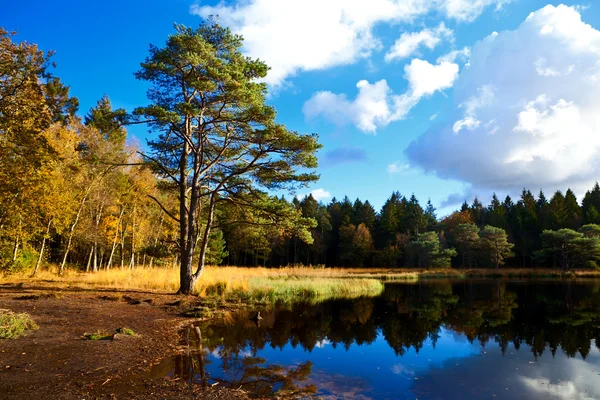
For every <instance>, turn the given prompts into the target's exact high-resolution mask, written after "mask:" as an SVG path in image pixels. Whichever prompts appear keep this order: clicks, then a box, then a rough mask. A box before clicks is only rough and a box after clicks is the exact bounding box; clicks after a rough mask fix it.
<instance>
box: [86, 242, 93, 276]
mask: <svg viewBox="0 0 600 400" xmlns="http://www.w3.org/2000/svg"><path fill="white" fill-rule="evenodd" d="M93 256H94V246H92V247H91V249H90V256H89V257H88V262H87V265H86V267H85V272H90V265H92V257H93Z"/></svg>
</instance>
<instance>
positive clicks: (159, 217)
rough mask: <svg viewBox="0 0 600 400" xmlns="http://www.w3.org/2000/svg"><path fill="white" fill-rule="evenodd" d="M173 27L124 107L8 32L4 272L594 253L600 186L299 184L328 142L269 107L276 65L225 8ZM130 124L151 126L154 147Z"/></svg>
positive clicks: (569, 260)
mask: <svg viewBox="0 0 600 400" xmlns="http://www.w3.org/2000/svg"><path fill="white" fill-rule="evenodd" d="M176 31H177V33H176V34H174V35H172V36H170V37H169V39H168V40H167V44H166V46H165V47H164V48H159V47H155V46H151V48H150V53H149V56H148V58H147V59H146V60H145V61H144V62H143V63H142V64H141V70H140V71H138V72H136V77H137V78H138V79H141V80H144V81H146V82H148V83H149V84H150V89H149V91H148V98H149V100H150V101H151V104H150V105H148V106H145V107H140V108H138V109H136V110H134V111H133V112H129V111H127V110H124V109H114V108H113V107H112V105H111V102H110V99H109V97H108V95H105V96H104V97H102V98H100V99H99V100H98V102H97V104H96V106H94V107H93V108H91V109H90V110H88V111H87V112H86V113H85V114H78V112H79V102H78V100H77V98H75V97H72V96H71V95H70V93H69V87H68V86H66V85H65V84H64V83H63V82H62V81H61V80H60V78H59V77H57V76H55V75H54V74H53V73H52V68H53V63H52V52H44V51H43V50H40V49H39V48H38V47H37V46H36V45H35V44H31V43H27V42H18V41H17V40H16V36H15V34H14V33H11V32H7V31H6V30H3V29H2V30H0V77H1V82H2V84H1V85H0V270H1V271H2V273H5V274H10V273H11V272H15V271H23V270H28V269H30V270H31V271H32V274H33V275H35V274H36V273H37V272H38V271H39V270H40V269H42V268H46V267H48V266H49V265H52V266H56V267H57V269H58V272H59V274H62V273H63V271H64V270H65V269H66V268H74V269H76V270H80V271H86V272H94V271H99V270H109V269H112V268H121V269H124V268H128V269H133V268H135V267H137V266H146V267H153V266H156V267H180V268H181V271H182V275H181V276H182V282H184V283H185V282H186V279H187V283H186V284H185V285H187V286H186V287H187V288H184V291H190V290H191V289H190V285H191V287H193V284H194V283H195V281H196V280H197V279H198V277H199V275H200V273H201V272H202V269H203V267H204V265H221V264H222V265H235V266H271V267H276V266H285V265H298V264H303V265H314V266H316V265H320V266H328V267H329V266H331V267H385V268H394V267H409V268H446V267H455V268H499V267H500V266H502V265H507V266H511V267H528V268H531V267H555V268H562V269H564V270H567V269H569V268H593V267H596V266H597V264H596V263H597V261H599V260H600V214H599V212H598V210H600V186H599V185H598V184H596V185H595V186H594V187H593V188H591V189H590V190H589V191H588V192H587V193H586V194H585V196H584V197H583V198H582V199H581V203H580V202H579V201H578V199H577V198H576V196H575V194H574V192H573V191H572V190H570V189H567V190H566V191H565V192H564V194H563V193H562V192H560V191H558V192H556V193H554V194H552V196H551V197H550V198H549V199H548V198H547V197H546V196H545V194H544V193H543V192H542V191H540V192H539V194H538V195H537V197H536V196H534V195H533V194H532V192H531V191H530V190H527V189H523V192H522V194H521V196H520V198H518V199H512V198H511V197H510V196H506V198H505V199H504V200H503V201H501V200H500V199H499V198H498V197H497V196H496V194H493V196H492V199H491V202H490V204H488V205H484V204H482V203H481V202H480V201H479V200H478V199H477V198H475V199H474V200H473V201H472V203H471V204H469V203H467V202H466V201H465V203H464V204H463V205H462V207H461V208H460V209H459V210H457V211H455V212H453V213H451V214H450V215H448V216H445V217H443V218H438V216H437V215H436V209H435V207H434V206H433V205H432V204H431V202H430V201H428V202H427V203H426V204H425V205H422V204H421V203H420V202H419V200H418V199H417V198H416V196H415V195H414V194H413V195H410V196H409V195H408V193H410V188H406V189H403V190H402V192H403V193H404V194H401V192H395V193H392V194H391V196H390V198H389V199H388V200H387V201H386V202H385V204H384V205H383V206H382V208H381V209H380V210H376V209H375V208H374V207H373V206H372V205H371V203H369V201H368V200H366V199H365V200H361V199H356V200H354V201H352V200H350V199H349V198H348V197H345V198H343V199H342V200H338V199H335V198H334V199H332V200H331V201H330V202H329V203H328V204H324V203H319V202H317V201H316V200H315V199H314V198H313V197H312V196H311V195H308V196H305V197H303V198H299V197H297V196H295V193H298V190H299V189H301V188H304V187H306V186H307V185H308V184H309V183H311V182H314V181H316V180H317V179H318V175H316V174H315V173H314V169H315V168H316V166H317V156H316V152H317V151H318V150H319V148H320V145H319V144H318V137H317V135H315V134H300V133H297V132H294V131H290V130H288V129H287V128H286V127H285V126H283V125H280V124H277V123H276V122H275V115H276V113H275V110H274V109H273V108H272V107H270V106H267V105H265V96H266V92H267V88H266V85H265V84H264V83H259V82H258V81H257V79H258V78H260V77H263V76H265V74H266V71H267V70H268V67H267V66H266V65H265V64H264V63H262V62H260V61H258V60H251V59H248V58H245V57H243V56H242V55H241V52H240V48H241V44H242V38H241V37H239V36H236V35H233V34H231V32H230V31H229V30H228V29H227V28H223V27H220V26H219V25H218V24H216V23H214V22H210V21H209V22H207V23H205V24H203V25H201V26H200V27H199V28H198V29H197V30H194V29H190V28H186V27H183V26H176ZM207 43H208V44H210V46H207V45H206V44H207ZM186 46H187V47H186ZM190 46H191V47H193V48H194V51H193V52H185V51H184V50H183V48H184V47H185V48H189V47H190ZM215 49H217V50H215ZM223 59H226V60H227V62H223ZM198 60H200V61H198ZM194 63H196V64H198V63H199V64H200V66H195V64H194ZM188 67H189V69H188V70H186V69H185V68H188ZM211 67H212V68H211ZM182 71H183V72H182ZM182 87H183V92H182V91H181V90H182V89H181V88H182ZM80 115H83V116H80ZM132 124H146V125H147V126H148V127H149V130H150V136H149V137H150V139H149V140H148V141H147V143H146V144H145V145H141V144H139V143H138V142H137V140H136V139H135V138H132V137H130V136H128V133H127V126H130V125H132ZM285 190H287V192H288V193H290V195H288V196H287V198H286V197H285V196H279V197H277V196H275V195H273V193H276V192H277V191H285ZM193 263H197V268H196V267H194V265H193ZM185 277H187V278H185ZM185 285H184V286H185Z"/></svg>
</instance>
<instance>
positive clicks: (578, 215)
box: [274, 183, 600, 269]
mask: <svg viewBox="0 0 600 400" xmlns="http://www.w3.org/2000/svg"><path fill="white" fill-rule="evenodd" d="M293 203H294V205H295V207H296V208H298V209H299V210H301V212H302V215H303V216H305V217H310V218H313V219H315V220H316V221H317V226H316V227H315V228H312V229H311V234H312V235H313V237H314V242H313V243H312V244H307V243H302V242H300V241H295V240H294V239H292V240H291V243H290V244H288V245H287V246H288V247H290V248H291V249H289V250H288V251H287V252H286V251H284V254H285V257H286V259H285V262H284V263H288V262H289V263H308V264H325V265H331V266H357V267H360V266H362V267H372V266H376V267H390V268H393V267H418V268H435V267H457V268H477V267H483V268H488V267H489V268H499V267H500V266H502V265H507V266H511V267H530V268H531V267H557V268H563V269H569V268H573V267H580V268H586V267H596V266H597V264H596V263H597V262H598V261H599V260H600V217H599V215H598V209H599V207H600V185H598V183H596V184H595V185H594V187H593V188H591V189H590V190H589V191H587V192H586V194H585V196H584V197H583V199H582V202H581V204H580V203H579V202H578V201H577V198H576V196H575V194H574V192H573V191H572V190H570V189H567V191H566V192H565V194H563V193H562V192H561V191H557V192H556V193H554V194H553V195H552V197H551V198H550V200H548V199H547V198H546V196H545V194H544V192H543V191H540V192H539V195H538V196H537V198H536V197H535V196H534V195H533V194H532V193H531V191H530V190H526V189H524V190H523V191H522V193H521V196H520V198H519V199H516V201H515V200H513V199H512V198H511V197H510V196H506V198H505V199H504V201H502V202H501V201H500V200H499V199H498V197H497V196H496V194H493V195H492V199H491V201H490V203H489V204H488V205H484V204H482V203H481V201H479V200H478V198H475V199H474V200H473V202H472V203H471V204H468V203H467V202H466V201H465V202H464V203H463V204H462V206H461V208H460V209H459V210H456V211H454V212H452V213H451V214H450V215H448V216H445V217H443V218H441V219H439V218H437V215H436V209H435V208H434V207H433V205H432V204H431V201H428V202H427V203H426V205H425V206H422V205H421V204H420V202H419V200H418V199H417V198H416V196H415V195H414V194H413V195H411V196H410V197H408V198H407V197H406V196H403V195H402V194H400V193H399V192H395V193H393V194H392V195H391V196H390V198H389V199H388V200H387V201H386V202H385V203H384V205H383V206H382V207H381V209H380V210H379V211H376V210H375V209H374V207H373V206H372V205H371V203H370V202H369V201H368V200H366V201H364V202H363V201H362V200H360V199H356V200H355V201H351V200H350V199H349V198H348V197H345V198H344V199H342V200H341V201H340V200H338V199H336V198H334V199H332V200H331V201H330V202H329V203H328V204H323V203H319V202H317V201H316V200H315V199H314V198H313V197H312V196H311V195H309V196H307V197H305V198H303V199H301V200H298V199H294V200H293ZM274 251H275V253H277V249H274ZM278 262H281V261H278Z"/></svg>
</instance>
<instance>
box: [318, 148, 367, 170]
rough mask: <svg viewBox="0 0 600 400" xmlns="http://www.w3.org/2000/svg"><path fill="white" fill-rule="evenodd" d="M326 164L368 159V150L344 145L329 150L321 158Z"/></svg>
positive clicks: (333, 164)
mask: <svg viewBox="0 0 600 400" xmlns="http://www.w3.org/2000/svg"><path fill="white" fill-rule="evenodd" d="M321 160H322V164H323V165H325V166H335V165H340V164H348V163H354V162H362V161H366V160H367V152H366V151H365V150H364V149H361V148H359V147H352V146H344V147H338V148H337V149H333V150H329V151H327V152H326V153H325V154H324V155H323V157H322V158H321Z"/></svg>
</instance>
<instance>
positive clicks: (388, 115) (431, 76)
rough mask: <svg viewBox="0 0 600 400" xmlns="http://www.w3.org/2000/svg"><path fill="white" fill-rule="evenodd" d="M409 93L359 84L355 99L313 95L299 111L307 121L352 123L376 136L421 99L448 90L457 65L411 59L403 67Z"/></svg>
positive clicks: (382, 85)
mask: <svg viewBox="0 0 600 400" xmlns="http://www.w3.org/2000/svg"><path fill="white" fill-rule="evenodd" d="M404 73H405V78H406V79H407V80H408V90H407V91H406V92H405V93H403V94H401V95H396V94H393V93H392V91H391V89H390V87H389V86H388V84H387V81H386V80H385V79H382V80H380V81H378V82H375V83H372V84H371V83H369V82H368V81H366V80H361V81H359V82H358V83H357V84H356V87H357V88H358V95H357V96H356V98H355V99H354V100H349V99H348V96H347V95H346V94H335V93H332V92H329V91H321V92H317V93H315V94H314V95H313V96H312V97H311V98H310V99H309V100H308V101H307V102H306V103H304V106H303V108H302V111H303V112H304V116H305V117H306V118H307V119H314V118H316V117H319V116H322V117H324V118H325V119H327V120H329V121H331V122H333V123H336V124H338V125H343V124H346V123H352V124H353V125H355V126H356V127H357V128H358V129H360V130H361V131H363V132H367V133H373V134H374V133H376V131H377V129H378V128H380V127H384V126H387V125H388V124H389V123H390V122H393V121H398V120H401V119H403V118H405V117H406V115H407V114H408V112H409V111H410V110H411V109H412V108H413V107H414V106H415V105H416V104H417V103H418V102H419V101H420V100H421V99H422V98H423V97H427V96H430V95H432V94H434V93H435V92H437V91H440V90H444V89H448V88H450V87H452V84H453V83H454V81H455V80H456V78H457V76H458V65H457V64H453V63H450V62H447V61H444V62H442V63H440V64H437V65H433V64H430V63H429V62H427V61H424V60H419V59H414V60H412V62H411V63H410V64H408V65H406V66H405V67H404Z"/></svg>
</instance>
